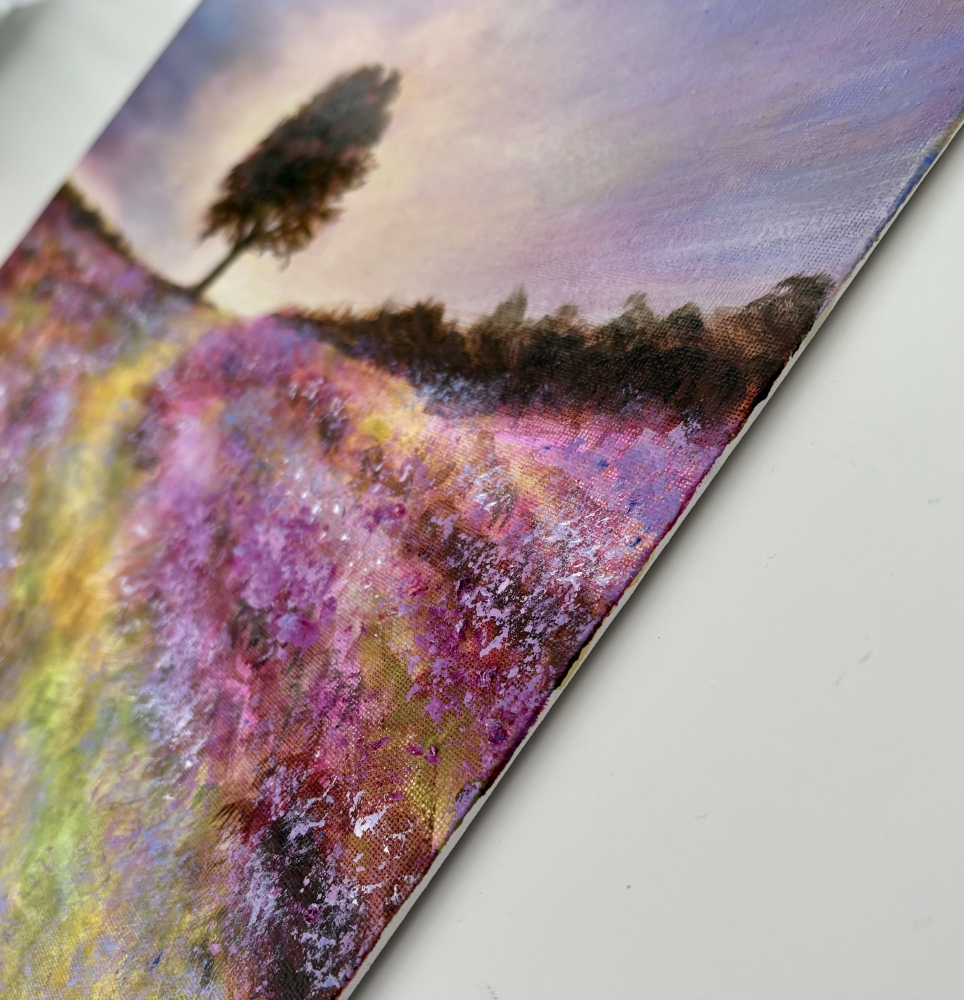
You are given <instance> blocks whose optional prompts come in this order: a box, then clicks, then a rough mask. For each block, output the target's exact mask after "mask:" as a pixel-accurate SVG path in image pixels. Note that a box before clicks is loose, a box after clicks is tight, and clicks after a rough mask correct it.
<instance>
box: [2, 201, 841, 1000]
mask: <svg viewBox="0 0 964 1000" xmlns="http://www.w3.org/2000/svg"><path fill="white" fill-rule="evenodd" d="M827 288H828V284H827V283H826V282H823V281H822V280H821V279H802V278H798V279H793V280H792V281H790V282H787V283H785V284H784V285H783V286H781V287H779V288H778V289H777V290H775V292H774V293H773V294H771V295H770V296H767V297H765V298H764V299H761V300H758V301H757V302H755V303H751V304H750V305H749V306H747V307H745V308H743V309H731V310H719V311H717V312H716V313H715V314H713V316H711V318H710V319H709V320H704V319H703V317H702V315H701V314H700V312H699V311H698V310H696V309H695V307H686V308H685V309H683V310H680V311H678V312H677V314H674V315H671V316H670V317H657V316H655V314H654V313H652V311H651V310H649V309H648V307H646V305H645V300H644V299H643V298H642V297H641V296H640V297H636V298H635V299H634V300H632V301H631V302H630V303H628V304H627V311H626V313H625V314H624V315H623V316H622V317H617V318H616V319H615V320H614V321H613V323H611V324H610V325H609V326H608V327H605V328H599V327H592V326H590V325H588V324H586V323H584V322H583V321H581V320H580V319H579V318H578V316H577V315H576V314H575V312H574V310H571V309H568V310H567V309H562V310H560V311H559V313H558V314H556V315H555V316H553V317H547V318H545V319H544V320H542V321H531V320H528V319H527V318H526V317H525V315H524V313H525V303H524V299H523V298H522V297H521V296H520V295H516V296H515V298H514V299H510V300H508V305H506V304H503V306H500V307H499V309H497V310H496V311H495V312H494V313H493V314H492V316H490V317H488V318H487V319H485V320H483V321H480V322H479V323H477V324H475V325H474V326H473V327H472V328H470V329H464V328H462V327H460V326H458V325H457V324H454V323H447V322H446V321H445V319H444V313H443V312H442V310H441V308H440V307H438V306H433V305H431V304H429V305H425V306H420V307H417V308H414V309H409V310H397V311H395V312H386V311H382V312H381V313H380V314H377V315H375V314H372V315H368V316H351V315H342V316H337V315H327V316H322V315H315V316H308V315H301V314H298V313H294V312H291V313H288V314H283V315H276V316H268V317H264V318H260V319H255V320H242V319H238V318H235V317H232V316H230V315H225V314H224V313H221V312H218V311H216V310H215V309H213V308H212V307H210V306H208V305H206V304H205V303H204V302H203V301H200V300H198V299H197V298H195V297H192V296H191V295H190V294H188V293H186V292H185V291H184V290H182V289H179V288H177V287H176V286H173V285H171V284H169V283H167V282H165V281H163V280H161V279H160V278H158V277H156V276H154V275H153V274H151V273H150V272H149V271H148V270H147V269H145V268H144V267H143V266H141V265H140V264H138V263H137V261H136V260H134V259H133V258H132V256H131V255H130V253H129V252H128V251H127V250H126V249H125V248H124V246H123V245H122V244H121V243H120V242H119V241H118V240H117V239H116V238H114V237H111V236H110V235H109V234H108V233H106V232H105V230H104V229H103V227H102V226H101V224H100V222H99V220H98V219H97V218H96V217H95V216H94V215H93V214H91V213H90V212H89V211H87V210H86V209H84V208H83V207H82V206H81V205H80V204H79V202H78V201H77V199H76V197H75V196H74V195H73V194H72V193H71V192H70V191H67V190H65V191H64V192H62V193H61V195H59V196H58V198H57V199H55V201H54V202H53V203H52V205H51V206H50V207H49V208H48V210H47V211H46V213H45V214H44V215H43V217H42V218H41V219H40V221H39V222H38V223H37V224H36V226H35V227H34V229H33V230H32V231H31V232H30V234H29V235H28V237H27V238H26V239H25V241H24V243H23V244H22V245H21V247H20V248H19V250H18V251H17V252H16V253H15V255H14V256H13V258H12V259H11V260H10V261H9V262H8V264H7V265H6V266H5V267H4V268H3V270H2V272H0V781H2V783H3V787H4V789H5V793H4V796H3V797H2V799H0V828H2V829H3V830H4V831H5V833H4V838H3V840H2V843H0V898H3V899H5V900H7V902H6V904H5V905H4V908H3V909H0V941H2V942H3V948H4V961H3V964H2V966H0V982H2V983H3V989H4V992H5V994H6V995H10V996H24V997H27V996H30V997H40V996H43V997H55V996H56V997H65V998H68V997H75V998H88V997H104V998H106V997H121V996H123V997H125V998H133V997H168V996H174V995H177V996H182V995H191V996H212V997H215V996H216V997H222V996H223V997H239V998H240V997H247V998H254V997H265V998H268V997H271V998H279V1000H280V998H282V997H284V998H290V997H334V996H336V995H337V994H338V993H339V992H340V990H341V988H342V987H343V986H344V985H345V984H346V983H347V982H348V981H349V980H350V979H351V977H352V975H353V974H354V973H355V971H356V970H357V968H358V967H359V964H360V963H361V962H362V960H363V959H364V957H365V955H366V954H367V953H368V952H369V950H370V949H371V948H372V946H373V945H374V944H375V942H376V940H377V939H378V936H379V934H380V933H381V931H382V930H383V929H384V927H385V926H386V923H387V922H388V921H389V920H390V919H391V917H392V916H393V914H394V913H395V912H396V911H397V910H398V909H399V907H400V906H401V905H402V904H403V903H404V901H405V900H406V898H407V897H408V896H409V895H410V893H411V892H412V891H413V889H414V888H415V886H416V885H417V884H418V882H419V880H420V879H421V878H422V876H423V875H424V874H425V872H426V871H427V869H428V868H429V866H430V865H431V864H432V861H433V859H434V858H435V857H436V856H437V855H438V852H439V850H440V849H441V848H442V846H443V845H444V844H445V842H446V840H447V839H448V838H449V837H450V836H451V834H452V832H453V830H455V828H456V827H457V826H458V824H459V823H460V821H461V820H462V819H463V817H464V816H465V815H466V813H467V811H468V810H469V809H470V808H471V807H472V805H473V804H474V803H475V802H477V801H478V800H479V798H480V796H483V795H484V794H485V792H486V789H487V788H488V787H489V786H490V785H491V783H492V782H493V780H494V779H495V778H496V777H497V776H498V774H499V772H500V770H501V769H502V768H503V767H504V766H505V764H506V763H507V761H508V760H509V758H510V757H511V755H512V753H513V751H514V750H515V748H516V747H517V746H518V745H519V743H520V741H521V740H522V739H523V738H524V736H525V735H526V734H527V732H528V731H529V730H530V728H531V727H532V725H533V724H534V722H535V721H536V720H537V718H538V716H539V714H540V711H541V710H542V709H543V707H544V706H545V705H546V703H547V700H548V699H549V697H550V696H551V694H552V693H553V691H554V690H555V689H556V688H557V686H558V685H559V684H560V682H561V681H562V680H563V679H564V678H565V677H566V675H567V672H568V671H569V670H570V668H571V667H572V665H573V664H574V663H575V662H576V660H577V659H578V657H579V655H580V652H581V651H582V649H583V648H584V646H585V645H586V643H587V642H588V641H589V640H590V639H591V637H592V636H593V634H594V632H595V631H596V630H597V629H598V627H599V626H600V623H601V622H602V621H603V620H604V618H605V617H606V615H607V614H608V613H609V612H610V611H611V610H612V609H613V607H614V605H615V604H616V602H617V601H618V600H619V598H620V596H621V595H622V594H623V593H624V591H625V590H626V589H627V587H629V586H630V585H631V583H632V582H633V580H634V579H635V578H636V577H637V576H638V574H639V573H640V571H641V570H642V569H643V567H644V566H645V564H646V561H647V559H648V558H649V557H650V555H651V554H652V552H653V550H654V548H655V547H656V545H657V544H658V543H659V541H660V539H661V538H663V537H664V535H665V534H666V533H667V531H668V530H669V529H670V528H671V527H672V525H673V524H674V522H675V521H676V520H677V518H678V517H679V516H680V514H681V512H683V510H684V509H685V507H686V505H687V503H688V502H689V501H690V499H691V498H692V497H693V494H694V491H695V490H696V489H697V487H698V486H699V484H700V482H701V480H702V479H703V478H704V477H705V476H706V474H707V472H708V470H709V469H710V468H711V466H712V465H713V463H714V461H715V460H716V459H717V458H718V456H719V455H720V453H721V452H722V450H723V449H724V447H725V446H726V445H727V443H728V442H729V441H730V440H731V439H732V438H733V436H734V435H735V434H736V432H737V431H738V430H739V428H740V427H741V426H742V424H743V422H744V421H745V420H746V418H747V416H748V414H749V412H750V410H751V409H752V407H753V405H755V403H756V402H757V401H759V400H760V399H761V398H762V397H763V396H765V394H766V392H767V390H768V389H769V387H770V384H771V383H772V381H773V379H774V378H775V377H776V375H777V373H778V372H779V371H780V370H781V368H782V367H783V365H784V364H785V362H786V360H787V359H788V358H789V356H790V354H791V353H792V351H793V350H794V349H795V348H796V347H797V346H798V344H799V343H800V340H801V339H802V337H803V336H804V334H805V333H806V331H807V330H808V329H809V328H810V326H811V325H812V322H813V319H814V317H815V315H816V313H817V311H818V309H819V308H820V306H821V304H822V301H823V298H824V296H825V295H826V292H827ZM500 310H501V313H500ZM614 324H615V325H614ZM419 338H421V340H419ZM406 345H407V346H406ZM432 345H434V347H433V346H432ZM614 345H615V346H614ZM593 372H595V374H592V373H593ZM721 372H723V373H725V374H726V375H727V378H726V379H722V380H721V375H720V373H721ZM706 379H710V380H711V381H712V383H713V384H714V385H715V386H717V387H719V386H720V385H726V386H728V387H729V388H727V389H726V391H722V390H719V388H718V391H717V392H716V395H715V396H713V395H712V394H709V395H708V394H707V392H706V391H703V390H701V389H700V385H701V380H704V381H705V380H706ZM580 385H582V386H583V388H581V389H580V388H578V387H579V386H580Z"/></svg>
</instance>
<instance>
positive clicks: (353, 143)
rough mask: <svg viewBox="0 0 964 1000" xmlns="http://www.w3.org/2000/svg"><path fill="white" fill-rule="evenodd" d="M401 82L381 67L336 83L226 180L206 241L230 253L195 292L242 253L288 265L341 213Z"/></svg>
mask: <svg viewBox="0 0 964 1000" xmlns="http://www.w3.org/2000/svg"><path fill="white" fill-rule="evenodd" d="M399 83H400V77H399V74H398V73H396V72H392V73H386V71H385V70H384V69H383V68H382V67H381V66H365V67H363V68H361V69H358V70H355V72H353V73H349V74H347V75H345V76H340V77H338V78H337V79H336V80H334V81H333V82H332V83H330V84H329V85H328V87H326V88H325V89H324V90H323V91H322V92H321V93H320V94H318V95H316V96H315V97H314V98H312V100H311V101H309V102H308V103H307V104H305V105H304V106H303V107H302V108H301V109H300V110H299V111H298V113H297V114H295V115H292V116H291V117H290V118H286V119H285V120H284V121H283V122H281V124H280V125H278V127H277V128H276V129H275V130H274V131H273V132H272V133H271V134H270V135H269V136H268V137H267V138H266V139H264V140H263V141H262V142H261V144H260V145H259V146H258V147H257V148H256V149H255V150H254V151H253V152H251V153H250V154H249V155H248V156H247V157H246V158H245V159H244V160H242V161H241V162H240V163H239V164H238V165H237V166H236V167H235V168H234V169H233V170H232V171H231V172H230V173H229V174H228V176H227V177H226V178H225V179H224V182H223V184H222V188H221V197H220V199H219V200H218V201H216V202H215V203H214V204H213V205H212V206H211V207H210V209H209V210H208V214H207V219H206V228H205V230H204V237H205V238H207V237H209V236H213V235H215V234H216V233H220V234H222V235H223V236H224V237H225V238H226V239H227V240H228V242H229V243H230V244H231V251H230V253H229V254H228V256H227V257H226V258H225V259H224V260H223V261H222V262H221V263H220V264H219V265H218V266H217V267H216V268H215V269H214V270H213V271H212V272H211V273H210V274H209V275H208V276H207V277H206V278H204V280H203V281H201V282H199V284H198V285H197V286H196V291H198V292H200V291H203V290H204V289H205V288H207V286H208V285H210V284H211V283H212V282H213V281H214V280H215V279H216V278H218V277H219V276H220V274H221V273H222V272H223V271H224V270H225V268H227V267H228V265H230V264H231V263H232V262H233V261H234V260H235V258H236V257H237V256H238V255H239V254H241V253H242V252H244V251H246V250H255V251H259V252H262V253H264V252H267V253H272V254H274V255H275V256H277V257H280V258H282V259H285V260H287V259H288V258H289V257H290V256H291V255H292V254H293V253H295V252H297V251H298V250H301V249H303V248H304V247H305V246H307V245H308V243H310V242H311V240H312V239H313V238H314V236H315V234H316V233H317V231H318V229H319V228H320V227H321V226H322V225H324V223H326V222H330V221H331V220H332V219H334V218H335V217H336V216H337V215H338V212H339V205H338V203H339V201H340V200H341V198H342V196H343V195H344V194H345V192H347V191H351V190H352V189H353V188H357V187H360V186H361V184H362V183H364V180H365V178H366V176H367V175H368V172H369V171H370V170H371V169H372V167H373V166H374V165H375V158H374V156H373V154H372V147H373V146H374V145H375V144H376V143H377V142H378V140H379V139H380V138H381V136H382V133H383V132H384V131H385V129H386V127H387V126H388V123H389V121H390V119H391V115H390V113H389V106H390V104H391V103H392V101H393V100H394V99H395V97H396V96H397V94H398V90H399Z"/></svg>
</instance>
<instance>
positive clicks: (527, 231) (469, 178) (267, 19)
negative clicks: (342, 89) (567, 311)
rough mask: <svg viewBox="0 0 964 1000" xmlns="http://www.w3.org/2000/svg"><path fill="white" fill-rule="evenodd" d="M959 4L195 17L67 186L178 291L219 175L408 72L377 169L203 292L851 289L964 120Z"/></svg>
mask: <svg viewBox="0 0 964 1000" xmlns="http://www.w3.org/2000/svg"><path fill="white" fill-rule="evenodd" d="M962 53H964V0H948V2H941V0H873V2H870V0H766V2H758V0H716V2H713V0H710V2H696V3H693V2H687V0H647V2H642V0H454V2H452V0H449V2H446V3H443V2H440V0H205V3H204V4H203V5H202V6H201V8H200V9H199V10H198V12H197V13H196V14H195V16H194V17H193V18H192V20H191V21H190V22H189V23H188V25H187V26H186V28H185V29H184V31H182V33H181V34H180V36H179V37H178V38H177V40H176V41H175V42H174V43H173V45H172V46H171V47H170V49H169V50H168V51H167V52H166V53H165V55H164V56H163V57H162V59H161V60H160V62H159V63H158V64H157V66H156V67H155V68H154V70H153V71H152V72H151V73H150V74H149V75H148V77H147V78H146V79H145V81H144V82H143V83H142V85H141V86H140V88H139V89H138V91H137V92H136V93H135V94H134V96H133V97H132V98H131V100H130V101H129V102H128V104H127V105H126V107H125V108H124V109H123V110H122V111H121V113H120V114H119V115H118V117H117V118H116V119H115V121H114V122H113V124H112V125H111V126H110V127H109V128H108V130H107V131H106V133H105V134H104V136H103V137H102V138H101V139H100V141H99V142H98V143H97V145H96V146H95V147H94V149H93V150H92V152H91V153H90V154H89V155H88V157H87V158H86V159H85V160H84V162H83V163H82V164H81V166H80V167H79V169H78V172H77V177H76V179H77V182H78V183H79V184H80V186H81V187H82V188H83V189H84V190H85V192H86V193H87V194H88V196H89V197H90V198H91V199H92V200H93V201H94V202H95V203H96V204H98V205H99V206H101V207H102V209H103V211H104V213H105V214H106V215H107V217H108V218H110V219H111V220H112V221H113V222H114V223H115V225H117V226H118V227H119V228H120V229H121V230H122V232H123V233H124V235H125V236H126V237H127V238H128V239H129V240H130V242H131V243H132V244H133V246H134V248H135V249H136V251H137V252H138V253H139V254H140V255H141V256H142V257H143V258H144V259H145V260H146V261H147V262H148V263H149V264H151V265H152V266H154V267H156V268H157V269H158V270H159V271H161V272H162V273H163V274H165V275H167V276H169V277H171V278H172V279H174V280H176V281H184V282H190V281H193V280H195V279H196V278H198V277H199V276H200V275H201V274H202V273H203V272H204V271H205V270H206V268H207V266H209V265H210V263H212V262H213V261H214V260H215V259H216V258H217V257H218V256H219V255H220V254H221V253H223V249H224V248H223V246H222V245H219V244H218V243H217V242H216V241H209V242H208V243H207V244H203V245H202V244H200V243H199V241H198V234H199V230H200V228H201V220H202V217H203V214H204V210H205V208H206V206H207V204H208V203H209V202H210V201H211V200H212V198H213V196H214V194H215V192H216V189H217V187H218V183H219V181H220V179H221V178H222V176H223V175H224V174H225V172H226V171H227V170H228V169H229V168H230V167H231V166H232V165H233V164H234V162H236V161H237V159H239V158H240V157H241V156H243V155H244V154H245V153H246V152H247V151H248V150H249V149H250V148H251V147H252V146H253V145H254V144H255V143H256V142H257V141H259V140H260V139H261V138H262V137H263V135H264V134H265V133H266V132H268V131H269V130H270V129H271V128H272V127H273V125H274V124H275V123H276V122H277V121H278V119H279V118H281V117H282V116H284V115H286V114H289V113H290V112H291V111H293V110H294V109H295V108H296V107H297V106H298V105H300V104H301V103H302V102H303V101H304V100H306V99H307V98H309V97H310V96H311V95H312V94H313V93H314V92H315V91H317V90H318V89H320V88H321V87H322V86H324V85H325V84H326V83H327V82H328V81H329V80H330V78H331V77H333V76H334V75H336V74H338V73H341V72H344V71H346V70H350V69H353V68H355V67H356V66H358V65H360V64H363V63H370V62H381V63H383V64H385V65H386V66H389V67H393V68H397V69H399V70H400V71H401V73H402V94H401V97H400V99H399V101H398V104H397V106H396V112H395V116H394V120H393V123H392V125H391V127H390V128H389V131H388V132H387V134H386V136H385V138H384V140H383V142H382V143H381V145H380V147H379V148H378V152H377V156H378V161H379V167H378V169H377V170H376V171H375V172H374V173H373V174H372V175H371V177H370V179H369V181H368V183H367V185H366V186H365V187H364V188H363V189H361V190H359V191H357V192H354V193H352V194H351V195H349V196H348V197H347V198H346V200H345V206H344V207H345V214H344V216H343V218H342V219H341V220H340V221H338V222H337V223H336V224H334V225H333V226H331V227H329V228H328V229H327V230H325V231H324V232H323V233H322V234H321V235H320V236H319V237H318V239H317V240H316V241H315V242H314V243H313V244H312V246H311V247H310V248H309V249H308V250H307V251H305V252H304V253H302V254H300V255H298V256H296V257H295V258H294V259H293V260H292V261H291V263H290V265H289V266H288V267H287V268H284V269H282V268H281V267H280V265H279V264H278V263H277V262H276V261H274V260H273V259H272V258H269V257H263V258H257V257H249V258H247V259H244V260H242V261H240V262H239V263H238V264H237V265H236V266H235V267H234V268H233V269H232V270H231V271H230V272H228V274H227V276H226V277H225V278H224V279H223V280H222V281H221V282H220V283H219V284H218V285H217V286H215V289H214V296H213V297H214V298H215V299H216V300H217V301H218V302H219V303H221V304H223V305H224V306H226V307H230V308H232V309H235V310H238V311H240V312H244V313H251V312H260V311H264V310H267V309H272V308H276V307H278V306H281V305H284V304H286V303H297V304H299V305H305V306H311V307H317V306H338V305H347V304H350V305H353V306H356V307H370V306H376V305H379V304H381V303H382V302H384V301H386V300H394V301H397V302H411V301H414V300H417V299H425V298H430V297H434V298H437V299H439V300H441V301H443V302H445V303H446V305H447V306H448V307H449V308H450V310H452V311H453V312H455V313H457V314H460V315H461V316H463V317H466V318H467V317H471V316H474V315H477V314H479V313H482V312H487V311H489V310H491V308H492V307H493V306H494V305H495V303H496V302H498V301H499V300H500V299H502V298H504V297H505V295H506V294H507V293H508V292H509V291H511V290H512V288H513V287H515V286H516V285H519V284H524V285H525V287H526V289H527V290H528V292H529V294H530V301H531V311H532V312H535V313H539V312H542V311H548V310H552V309H554V308H556V307H557V306H558V305H560V304H561V303H563V302H567V301H570V302H575V303H576V304H578V305H579V306H580V307H581V308H582V309H583V310H584V311H585V312H587V313H588V314H590V315H592V316H600V315H609V314H612V313H614V312H616V311H618V309H619V307H620V306H621V304H622V302H623V301H624V300H625V298H626V297H627V295H629V294H630V293H632V292H634V291H637V290H645V291H648V292H650V293H651V296H652V299H653V301H654V302H655V304H656V305H657V306H660V307H663V308H666V307H670V306H673V305H678V304H679V303H681V302H682V301H684V300H687V299H696V300H697V301H699V302H700V303H702V304H704V305H707V306H711V305H715V304H721V303H730V304H738V303H740V302H742V301H745V300H747V299H748V298H750V297H753V296H754V295H756V294H759V293H760V292H762V291H764V290H765V289H766V288H768V287H769V286H770V285H772V284H773V283H774V282H775V281H777V280H779V279H781V278H783V277H785V276H786V275H788V274H791V273H793V272H797V271H817V270H826V271H830V272H831V273H832V274H833V275H834V276H835V277H842V276H843V275H844V274H845V273H846V272H847V271H848V270H849V268H850V267H851V266H852V265H853V263H854V262H855V260H856V259H857V258H858V257H859V256H860V255H861V253H862V252H863V250H864V248H865V246H866V245H867V241H868V240H869V239H871V238H872V237H873V235H874V232H875V230H876V229H877V228H878V226H879V225H880V223H881V222H882V221H883V220H884V219H885V218H886V217H887V216H888V215H889V213H890V212H891V210H892V209H893V207H894V206H895V203H896V202H897V201H898V199H899V198H900V196H901V193H902V191H903V190H904V189H905V188H906V186H907V184H908V183H909V182H911V181H912V180H913V178H914V177H915V176H916V175H917V174H918V173H919V171H920V169H921V166H922V163H923V161H924V157H925V156H927V155H928V154H929V153H930V152H932V150H933V147H934V143H935V141H936V140H937V139H938V138H939V135H940V133H941V131H942V129H944V128H945V127H946V125H947V122H948V121H949V120H951V119H952V118H954V116H956V115H957V114H958V113H959V112H960V109H961V107H962V104H964V59H962Z"/></svg>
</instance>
